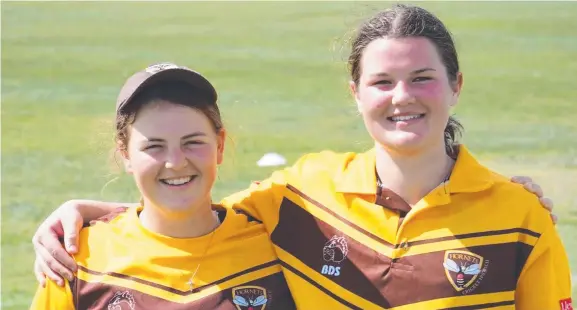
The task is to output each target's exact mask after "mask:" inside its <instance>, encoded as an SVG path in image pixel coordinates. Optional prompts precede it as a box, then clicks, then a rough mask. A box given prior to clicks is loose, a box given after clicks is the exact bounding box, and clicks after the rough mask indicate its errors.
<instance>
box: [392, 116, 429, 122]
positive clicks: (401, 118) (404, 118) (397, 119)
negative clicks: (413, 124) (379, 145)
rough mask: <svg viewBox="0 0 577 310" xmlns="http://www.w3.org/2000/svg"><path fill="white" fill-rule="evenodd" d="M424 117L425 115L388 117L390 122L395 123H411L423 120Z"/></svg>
mask: <svg viewBox="0 0 577 310" xmlns="http://www.w3.org/2000/svg"><path fill="white" fill-rule="evenodd" d="M424 116H425V114H414V115H398V116H390V117H387V119H388V120H389V121H393V122H404V121H410V120H413V119H419V118H423V117H424Z"/></svg>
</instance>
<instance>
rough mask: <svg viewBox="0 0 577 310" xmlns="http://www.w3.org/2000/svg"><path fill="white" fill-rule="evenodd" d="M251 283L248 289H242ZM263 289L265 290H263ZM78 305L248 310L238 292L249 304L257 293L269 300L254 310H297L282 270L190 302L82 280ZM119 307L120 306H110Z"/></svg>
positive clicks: (90, 309) (89, 308) (142, 309)
mask: <svg viewBox="0 0 577 310" xmlns="http://www.w3.org/2000/svg"><path fill="white" fill-rule="evenodd" d="M243 286H249V287H248V288H242V287H243ZM262 289H264V290H262ZM79 292H80V296H79V301H80V303H79V308H78V309H82V310H93V309H94V310H96V309H120V310H124V309H128V310H135V309H138V310H158V309H163V310H197V309H198V310H200V309H218V310H239V309H241V310H247V309H249V307H247V306H237V305H235V304H234V302H233V294H236V295H239V296H241V297H243V296H244V297H243V298H245V297H246V298H245V300H247V301H248V302H249V303H250V301H251V300H253V301H254V299H255V298H256V297H258V296H264V297H265V298H266V299H267V300H266V303H265V304H263V305H261V306H252V308H251V309H252V310H262V309H263V308H267V309H269V308H270V309H280V310H292V309H296V306H295V304H294V301H293V299H292V297H291V295H290V291H289V289H288V286H287V284H286V282H285V280H284V277H283V275H282V273H280V272H279V273H276V274H273V275H270V276H267V277H264V278H261V279H257V280H254V281H250V282H247V283H244V284H242V285H239V286H236V287H233V288H230V289H226V290H223V291H221V292H218V293H216V294H213V295H209V296H206V297H204V298H202V299H200V300H197V301H194V302H191V303H185V304H181V303H177V302H172V301H169V300H165V299H161V298H158V297H155V296H150V295H146V294H144V293H142V292H139V291H137V290H132V289H127V288H124V287H119V286H114V285H108V284H103V283H90V282H85V281H82V280H79ZM113 306H117V308H111V307H113Z"/></svg>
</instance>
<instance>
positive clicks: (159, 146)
mask: <svg viewBox="0 0 577 310" xmlns="http://www.w3.org/2000/svg"><path fill="white" fill-rule="evenodd" d="M161 147H162V145H160V144H151V145H146V146H144V147H143V148H142V150H143V151H148V150H152V149H158V148H161Z"/></svg>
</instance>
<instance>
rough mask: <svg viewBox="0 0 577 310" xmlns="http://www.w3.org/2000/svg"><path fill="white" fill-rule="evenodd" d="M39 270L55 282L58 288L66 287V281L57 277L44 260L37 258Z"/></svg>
mask: <svg viewBox="0 0 577 310" xmlns="http://www.w3.org/2000/svg"><path fill="white" fill-rule="evenodd" d="M36 260H37V261H38V268H39V269H40V272H42V273H44V274H45V275H46V276H47V277H48V278H49V279H50V280H52V281H54V282H55V283H56V284H57V285H58V286H64V279H62V278H61V277H60V276H59V275H57V274H56V273H55V272H54V271H52V269H51V268H50V267H48V265H47V264H46V262H45V261H44V260H43V259H42V258H37V259H36Z"/></svg>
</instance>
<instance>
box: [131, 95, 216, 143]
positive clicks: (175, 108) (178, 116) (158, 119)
mask: <svg viewBox="0 0 577 310" xmlns="http://www.w3.org/2000/svg"><path fill="white" fill-rule="evenodd" d="M211 129H212V127H211V124H210V121H209V120H208V117H206V115H204V113H203V112H201V111H199V110H197V109H194V108H191V107H187V106H183V105H178V104H173V103H170V102H166V101H158V102H153V103H150V104H148V105H146V106H144V107H143V108H142V109H141V110H140V111H138V113H137V114H136V119H135V120H134V123H133V124H132V126H131V132H132V133H134V134H135V135H134V136H132V135H131V136H132V137H135V138H136V137H141V138H146V137H156V138H164V139H169V138H171V137H175V138H180V137H181V136H182V135H187V134H191V133H194V132H205V133H208V132H210V130H211Z"/></svg>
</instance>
